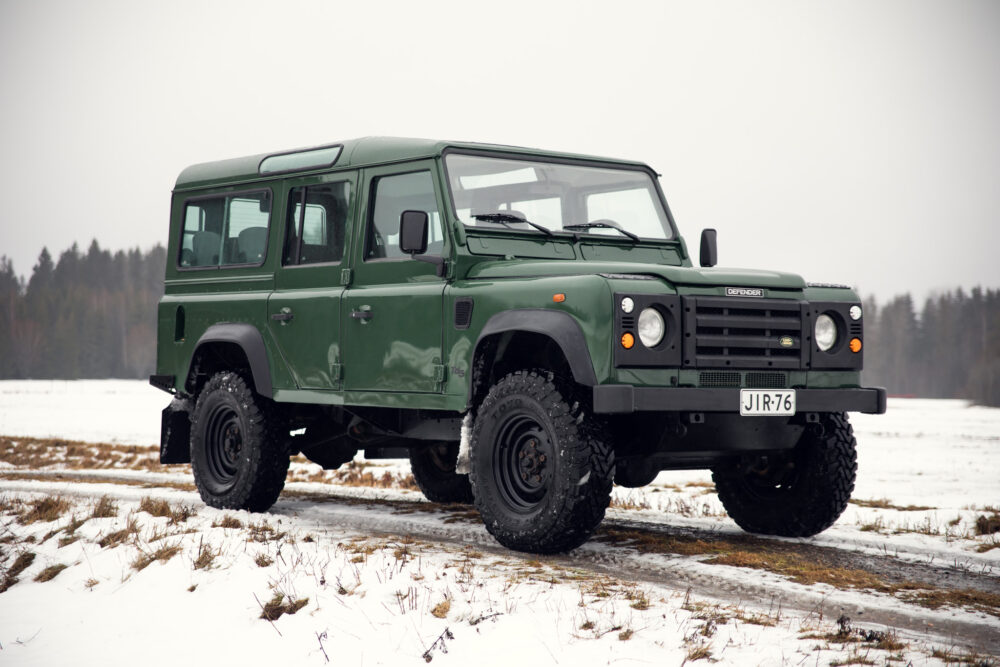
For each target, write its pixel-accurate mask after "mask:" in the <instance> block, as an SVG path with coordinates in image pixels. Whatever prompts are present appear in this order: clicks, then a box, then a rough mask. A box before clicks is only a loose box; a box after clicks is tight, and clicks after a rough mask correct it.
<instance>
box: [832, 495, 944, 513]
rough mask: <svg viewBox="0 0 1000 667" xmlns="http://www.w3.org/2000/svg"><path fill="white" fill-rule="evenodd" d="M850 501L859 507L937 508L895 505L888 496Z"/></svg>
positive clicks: (911, 510)
mask: <svg viewBox="0 0 1000 667" xmlns="http://www.w3.org/2000/svg"><path fill="white" fill-rule="evenodd" d="M849 502H850V503H851V504H852V505H857V506H858V507H871V508H873V509H880V510H896V511H898V512H924V511H926V510H933V509H937V508H936V507H928V506H926V505H905V506H902V505H894V504H893V503H892V502H891V501H890V500H889V499H888V498H879V499H878V500H864V499H862V498H851V499H850V501H849Z"/></svg>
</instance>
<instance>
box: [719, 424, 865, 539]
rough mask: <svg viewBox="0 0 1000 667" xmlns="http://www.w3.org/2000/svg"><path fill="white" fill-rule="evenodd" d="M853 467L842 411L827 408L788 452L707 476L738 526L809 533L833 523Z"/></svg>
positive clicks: (853, 445) (853, 449) (852, 444)
mask: <svg viewBox="0 0 1000 667" xmlns="http://www.w3.org/2000/svg"><path fill="white" fill-rule="evenodd" d="M857 469H858V466H857V441H856V440H855V438H854V431H853V430H852V429H851V424H850V423H849V422H848V421H847V415H845V414H843V413H830V414H826V415H823V417H822V419H821V420H820V422H819V423H818V424H810V425H809V426H808V427H807V428H806V430H805V431H804V432H803V434H802V436H801V437H800V438H799V442H798V443H797V444H796V445H795V448H794V449H793V450H792V451H791V452H789V453H787V454H778V455H774V456H762V457H758V458H756V459H753V460H749V461H744V462H742V463H740V464H729V465H722V466H717V467H715V468H713V469H712V480H713V481H714V482H715V488H716V490H717V491H718V493H719V500H721V501H722V505H723V507H725V508H726V512H727V513H728V514H729V516H730V517H732V519H733V521H735V522H736V523H737V524H739V526H740V527H741V528H743V530H746V531H747V532H750V533H760V534H763V535H782V536H784V537H809V536H811V535H815V534H817V533H820V532H822V531H824V530H826V529H827V528H829V527H830V526H832V525H833V523H834V522H835V521H836V520H837V518H838V517H839V516H840V515H841V514H842V513H843V511H844V510H845V509H846V508H847V503H848V501H849V500H850V498H851V492H852V491H854V479H855V476H856V473H857Z"/></svg>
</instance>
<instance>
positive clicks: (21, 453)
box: [0, 436, 170, 472]
mask: <svg viewBox="0 0 1000 667" xmlns="http://www.w3.org/2000/svg"><path fill="white" fill-rule="evenodd" d="M0 461H4V462H6V463H9V464H11V465H13V466H15V467H18V468H35V469H45V468H51V467H53V466H58V467H60V468H68V469H70V470H93V469H109V468H125V469H130V470H150V471H156V472H161V471H167V470H170V468H168V467H167V466H165V465H161V464H160V462H159V447H156V446H155V445H153V446H148V447H139V446H136V445H115V444H109V443H94V442H79V441H76V440H63V439H61V438H21V437H18V438H11V437H8V436H0Z"/></svg>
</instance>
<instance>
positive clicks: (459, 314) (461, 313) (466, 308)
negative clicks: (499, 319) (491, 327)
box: [455, 299, 475, 329]
mask: <svg viewBox="0 0 1000 667" xmlns="http://www.w3.org/2000/svg"><path fill="white" fill-rule="evenodd" d="M474 303H475V301H473V300H472V299H455V328H456V329H468V328H469V325H470V324H472V306H473V304H474Z"/></svg>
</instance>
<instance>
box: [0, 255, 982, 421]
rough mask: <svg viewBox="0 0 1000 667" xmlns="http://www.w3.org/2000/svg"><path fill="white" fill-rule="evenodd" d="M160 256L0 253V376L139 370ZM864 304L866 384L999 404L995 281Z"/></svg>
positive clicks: (150, 344)
mask: <svg viewBox="0 0 1000 667" xmlns="http://www.w3.org/2000/svg"><path fill="white" fill-rule="evenodd" d="M165 261H166V251H165V250H164V249H163V247H162V246H156V247H154V248H153V249H151V250H149V251H146V252H143V251H141V250H139V249H138V248H135V249H133V250H128V251H118V252H115V253H111V252H109V251H107V250H102V249H101V248H100V246H99V245H98V243H97V241H94V242H92V243H91V244H90V248H89V249H88V250H87V251H86V252H81V251H80V250H79V248H77V246H76V245H74V246H73V247H72V248H70V249H69V250H66V251H65V252H63V253H62V254H61V255H59V259H58V261H55V262H53V259H52V257H51V256H50V255H49V252H48V250H45V249H43V250H42V253H41V255H39V257H38V263H37V264H36V265H35V267H34V269H33V270H32V273H31V277H30V278H29V279H28V280H27V282H25V281H24V280H22V279H21V278H19V277H18V275H17V274H16V273H15V272H14V267H13V266H12V264H11V262H10V260H8V259H7V258H6V257H2V258H0V378H5V379H9V378H108V377H114V378H145V377H147V376H148V375H149V374H150V373H152V372H153V370H154V365H155V363H156V302H157V300H158V299H159V298H160V296H161V295H162V294H163V268H164V262H165ZM864 309H865V310H864V323H865V348H864V355H865V370H864V374H863V380H864V383H865V384H866V385H869V386H883V387H887V388H888V389H889V393H890V394H895V395H912V396H924V397H928V398H968V399H972V400H974V401H976V402H977V403H980V404H984V405H996V406H1000V289H985V290H984V289H981V288H976V289H973V290H972V291H971V292H964V291H962V290H956V291H953V292H947V293H945V294H940V295H936V296H934V297H932V298H929V299H927V300H926V301H925V302H924V303H923V304H922V305H921V307H920V308H919V309H918V308H917V307H916V306H915V304H914V303H913V299H912V298H911V297H910V296H909V295H908V294H907V295H903V296H897V297H896V298H894V299H892V300H891V301H889V302H888V303H886V304H882V305H879V304H877V303H876V302H875V300H874V299H871V298H869V299H866V300H865V302H864Z"/></svg>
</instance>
